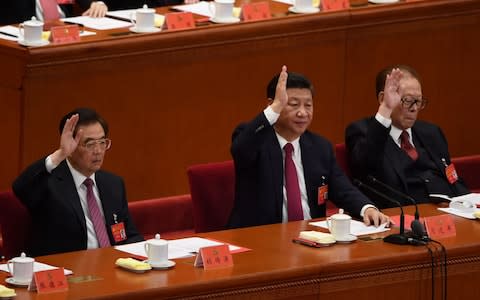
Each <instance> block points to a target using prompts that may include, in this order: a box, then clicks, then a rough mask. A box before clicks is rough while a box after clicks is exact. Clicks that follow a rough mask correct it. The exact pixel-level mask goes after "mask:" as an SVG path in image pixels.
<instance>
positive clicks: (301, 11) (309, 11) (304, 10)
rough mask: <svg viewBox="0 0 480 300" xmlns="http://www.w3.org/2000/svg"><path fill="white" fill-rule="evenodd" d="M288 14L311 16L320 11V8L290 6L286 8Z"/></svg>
mask: <svg viewBox="0 0 480 300" xmlns="http://www.w3.org/2000/svg"><path fill="white" fill-rule="evenodd" d="M288 11H289V12H292V13H294V14H313V13H316V12H319V11H320V8H318V7H313V6H312V7H305V8H297V7H295V6H290V7H289V8H288Z"/></svg>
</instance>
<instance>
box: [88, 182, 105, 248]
mask: <svg viewBox="0 0 480 300" xmlns="http://www.w3.org/2000/svg"><path fill="white" fill-rule="evenodd" d="M83 184H84V185H85V186H86V187H87V204H88V211H89V212H90V219H91V220H92V223H93V227H94V228H95V233H96V234H97V240H98V243H99V244H100V248H103V247H109V246H110V240H109V239H108V234H107V229H106V227H105V221H104V218H103V216H102V213H101V212H100V208H99V207H98V203H97V200H96V198H95V194H93V189H92V186H93V180H92V179H90V178H87V179H85V181H84V182H83Z"/></svg>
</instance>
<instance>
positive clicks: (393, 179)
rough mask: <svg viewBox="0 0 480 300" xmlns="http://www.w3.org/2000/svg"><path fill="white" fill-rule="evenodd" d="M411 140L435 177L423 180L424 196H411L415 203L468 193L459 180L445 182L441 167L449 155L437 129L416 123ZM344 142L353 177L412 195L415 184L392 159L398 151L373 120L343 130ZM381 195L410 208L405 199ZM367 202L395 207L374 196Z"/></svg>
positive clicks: (387, 131) (386, 131) (401, 164)
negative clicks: (439, 195)
mask: <svg viewBox="0 0 480 300" xmlns="http://www.w3.org/2000/svg"><path fill="white" fill-rule="evenodd" d="M412 138H413V143H414V145H415V146H416V147H419V148H423V149H424V151H425V152H426V154H427V155H426V159H427V160H430V165H431V166H432V171H433V172H434V174H438V176H437V175H436V176H433V177H432V178H423V183H422V184H423V185H424V191H425V192H423V193H418V192H417V193H416V194H415V195H413V194H412V196H414V198H416V201H417V202H429V199H428V194H432V193H442V194H445V193H446V194H448V195H450V196H458V195H462V194H466V193H468V192H469V190H468V188H467V187H466V186H465V185H464V183H463V181H462V180H461V179H460V180H459V181H457V183H455V184H453V185H452V184H450V183H449V182H448V181H447V178H446V175H445V163H446V164H450V154H449V153H448V145H447V140H446V139H445V136H444V135H443V132H442V130H441V129H440V128H439V127H438V126H436V125H433V124H431V123H427V122H424V121H418V120H417V121H416V122H415V124H414V126H413V127H412ZM345 141H346V146H347V152H348V155H349V163H350V168H351V171H352V175H353V176H354V177H356V178H359V179H362V180H366V181H367V179H366V178H367V176H368V175H372V176H374V177H375V178H377V179H378V180H380V181H382V182H384V183H385V184H387V185H390V186H391V187H393V188H394V189H396V190H398V191H401V192H403V193H406V194H409V193H410V192H411V191H412V189H413V187H412V184H413V183H414V182H415V180H414V179H412V178H409V176H408V175H407V172H409V170H407V167H406V164H405V161H404V160H402V159H399V156H398V155H396V153H398V151H399V149H400V148H399V147H398V145H397V144H396V143H395V142H394V141H393V139H392V138H391V136H390V128H385V127H384V126H383V125H382V124H380V122H378V121H377V120H376V119H375V117H370V118H366V119H363V120H360V121H357V122H354V123H352V124H350V125H349V126H348V127H347V129H346V132H345ZM400 151H401V150H400ZM405 157H406V156H405ZM409 174H411V173H409ZM421 180H422V179H419V181H421ZM376 188H379V187H378V186H377V187H376ZM384 192H385V193H386V194H389V195H390V196H392V197H394V198H396V200H398V201H399V202H401V203H402V204H403V205H410V204H412V203H410V202H409V201H408V200H406V199H402V198H399V197H398V195H395V194H392V193H391V192H388V191H384ZM371 199H375V202H376V204H377V205H378V206H379V207H381V208H383V207H392V206H395V205H394V204H393V203H388V202H386V200H385V199H382V198H380V197H378V196H375V195H372V197H371Z"/></svg>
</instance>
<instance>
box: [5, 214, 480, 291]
mask: <svg viewBox="0 0 480 300" xmlns="http://www.w3.org/2000/svg"><path fill="white" fill-rule="evenodd" d="M386 211H387V213H389V214H396V213H398V212H397V211H398V209H389V210H386ZM406 211H407V213H408V214H413V212H414V209H413V207H406ZM420 212H421V216H427V215H437V214H439V213H440V212H439V211H438V210H437V209H436V206H434V205H421V206H420ZM453 218H454V222H455V226H456V231H457V234H456V236H454V237H449V238H445V239H441V240H440V241H441V242H442V244H443V245H444V246H445V248H446V249H447V253H448V259H449V261H451V262H454V261H458V260H459V259H460V260H462V259H463V260H464V259H474V261H475V262H476V263H477V265H478V263H479V262H480V257H479V253H480V238H479V237H480V222H479V221H475V220H467V219H463V218H459V217H455V216H454V217H453ZM312 229H318V228H314V227H313V226H311V225H308V222H307V221H299V222H290V223H287V224H274V225H266V226H258V227H250V228H243V229H234V230H225V231H218V232H211V233H205V234H199V236H201V237H208V238H211V239H216V240H219V241H223V242H228V243H231V244H235V245H238V246H242V247H247V248H250V249H251V251H247V252H243V253H237V254H233V260H234V266H233V267H230V268H223V269H218V270H208V271H205V270H203V269H202V268H196V267H194V266H193V261H194V259H193V258H184V259H176V260H175V261H176V266H175V267H174V268H173V269H171V270H168V271H158V270H152V271H149V272H146V273H143V274H136V273H131V272H129V271H125V270H123V269H120V268H118V267H115V265H114V263H115V260H116V259H117V258H119V257H127V256H128V255H127V254H125V253H123V252H120V251H117V250H115V249H113V248H104V249H95V250H86V251H77V252H70V253H64V254H57V255H51V256H44V257H38V258H37V259H36V260H37V261H39V262H44V263H48V264H51V265H55V266H63V267H65V268H68V269H71V270H73V272H74V274H73V275H71V276H70V277H71V278H72V279H75V280H77V281H80V282H75V283H74V282H70V284H69V291H68V292H59V293H55V294H51V295H49V299H86V298H97V299H100V298H102V297H103V298H105V299H115V298H118V299H129V298H131V299H142V298H144V299H146V298H148V297H152V298H155V297H159V298H162V297H179V298H181V297H194V296H195V295H202V294H206V293H220V292H230V293H235V291H236V290H237V292H238V291H239V290H242V289H244V290H245V289H254V288H255V287H257V288H258V286H272V285H273V286H275V284H279V283H282V282H289V281H293V280H295V282H303V281H308V280H313V279H312V278H316V277H318V276H320V277H321V278H322V280H323V282H329V281H336V280H340V279H341V278H350V277H351V278H356V277H358V276H361V277H368V276H373V275H372V274H389V273H392V274H393V273H395V272H403V271H405V270H408V269H416V268H420V267H421V266H423V267H425V265H427V266H428V263H429V261H430V256H429V254H428V251H426V249H425V248H424V247H415V246H410V245H408V246H399V245H393V244H388V243H384V242H383V241H382V240H381V239H373V240H371V241H363V240H361V239H359V240H357V241H356V242H353V243H350V244H334V245H333V246H330V247H324V248H311V247H307V246H303V245H299V244H295V243H292V238H294V237H297V236H298V234H299V232H300V231H303V230H312ZM394 230H395V229H394ZM389 233H390V232H386V233H381V234H375V235H373V236H372V237H374V238H377V237H382V236H385V235H387V234H389ZM477 267H478V266H477ZM367 271H368V272H369V273H368V272H367ZM478 271H480V270H477V272H478ZM367 273H368V274H367ZM365 274H367V275H365ZM0 275H1V277H0V279H1V280H2V281H3V280H4V278H6V277H7V275H6V274H5V273H2V274H0ZM72 279H71V280H72ZM452 284H453V283H452ZM280 286H281V285H280ZM377 288H378V287H377ZM16 292H17V294H18V297H17V299H39V297H40V296H42V295H38V294H36V293H32V292H28V291H26V290H25V289H23V288H16Z"/></svg>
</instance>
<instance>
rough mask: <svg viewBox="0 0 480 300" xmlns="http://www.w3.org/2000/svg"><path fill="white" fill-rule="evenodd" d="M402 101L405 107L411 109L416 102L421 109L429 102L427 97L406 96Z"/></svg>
mask: <svg viewBox="0 0 480 300" xmlns="http://www.w3.org/2000/svg"><path fill="white" fill-rule="evenodd" d="M400 101H402V105H403V107H404V108H407V109H411V108H412V107H413V105H414V104H416V105H417V108H418V109H419V110H421V109H424V108H425V106H427V103H428V100H427V99H425V98H422V99H416V98H409V97H404V98H402V99H401V100H400Z"/></svg>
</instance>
